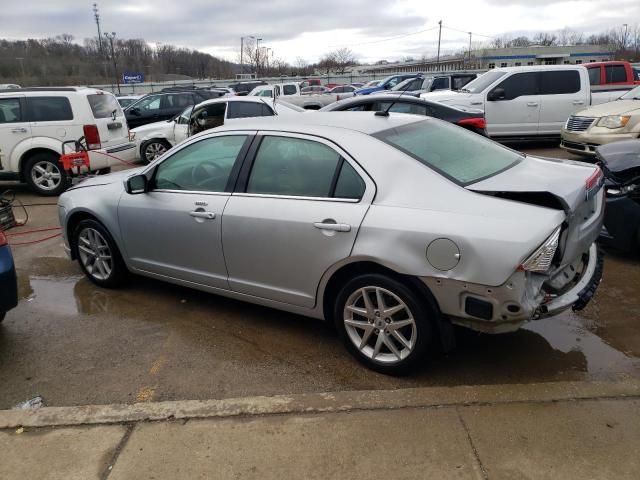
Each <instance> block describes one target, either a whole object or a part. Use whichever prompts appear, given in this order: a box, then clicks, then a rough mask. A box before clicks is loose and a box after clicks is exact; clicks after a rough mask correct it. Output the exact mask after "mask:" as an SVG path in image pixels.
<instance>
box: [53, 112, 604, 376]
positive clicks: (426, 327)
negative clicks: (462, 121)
mask: <svg viewBox="0 0 640 480" xmlns="http://www.w3.org/2000/svg"><path fill="white" fill-rule="evenodd" d="M601 186H602V173H601V171H600V170H599V168H598V167H595V166H593V165H588V164H583V163H576V162H563V161H558V160H550V159H540V158H531V157H526V156H524V155H521V154H519V153H517V152H514V151H512V150H510V149H507V148H505V147H502V146H500V145H498V144H496V143H494V142H492V141H491V140H488V139H486V138H483V137H481V136H479V135H475V134H472V133H469V132H467V131H466V130H464V129H462V128H460V127H457V126H454V125H450V124H448V123H445V122H442V121H439V120H436V119H433V118H426V119H425V118H424V117H420V116H416V115H403V114H390V115H385V114H384V113H382V112H378V113H373V112H345V113H343V112H330V113H317V114H312V115H311V114H310V115H302V116H300V117H299V118H296V119H293V118H291V117H289V118H279V117H271V118H264V119H247V120H246V122H245V123H243V124H242V126H241V127H240V126H239V125H238V124H235V125H227V126H223V127H220V128H218V129H215V130H210V131H207V132H203V133H202V134H200V135H196V136H194V137H192V138H190V139H188V140H187V141H185V142H183V143H181V144H180V145H178V146H176V147H174V148H173V149H172V150H170V151H169V152H167V153H166V154H165V155H164V156H162V157H160V158H159V159H157V160H156V161H154V162H153V163H151V164H150V165H148V166H146V167H142V168H139V169H137V170H129V171H125V172H118V173H115V174H111V175H105V176H99V177H95V178H92V179H88V180H86V181H84V182H82V183H80V184H78V185H77V186H75V187H74V188H72V189H70V190H68V191H67V192H66V193H64V194H63V195H61V196H60V199H59V203H58V205H59V213H60V222H61V225H62V227H63V232H64V238H65V244H66V248H67V252H68V254H69V255H70V256H71V258H73V259H77V260H78V261H79V263H80V266H81V267H82V269H83V270H84V272H85V273H86V275H87V276H88V277H89V279H90V280H91V281H93V282H94V283H96V284H97V285H100V286H103V287H116V286H119V285H121V283H122V281H123V280H124V279H125V277H126V276H127V275H128V274H129V273H135V274H139V275H145V276H149V277H153V278H157V279H160V280H164V281H168V282H173V283H176V284H180V285H185V286H189V287H193V288H197V289H201V290H205V291H208V292H212V293H216V294H220V295H225V296H229V297H233V298H238V299H242V300H246V301H248V302H253V303H257V304H261V305H266V306H269V307H273V308H277V309H280V310H285V311H289V312H295V313H298V314H301V315H306V316H310V317H316V318H321V319H326V320H328V321H332V322H335V324H336V326H337V329H338V332H339V333H340V335H341V337H342V338H343V340H344V343H345V345H346V346H347V348H348V349H349V351H350V352H351V353H352V354H353V355H354V356H355V357H356V358H357V359H359V360H360V361H362V362H363V363H364V364H366V365H367V366H369V367H371V368H373V369H376V370H378V371H381V372H385V373H399V372H403V371H406V370H408V369H410V368H412V367H415V366H416V365H419V364H420V363H421V362H422V361H423V359H424V357H425V355H426V354H427V353H428V352H429V350H430V349H431V348H437V347H439V346H443V344H445V346H446V344H447V343H448V342H449V341H450V339H451V338H452V337H451V330H452V329H451V325H452V324H458V325H463V326H466V327H469V328H472V329H475V330H478V331H483V332H491V333H499V332H507V331H513V330H515V329H517V328H519V327H520V326H521V325H522V324H523V323H524V322H525V321H528V320H532V319H537V318H541V317H545V316H549V315H552V314H555V313H557V312H560V311H562V310H564V309H567V308H570V307H573V308H574V309H579V308H582V307H584V305H586V303H587V302H588V301H589V299H590V298H591V296H592V295H593V293H594V291H595V289H596V287H597V285H598V282H599V280H600V275H601V266H602V265H601V259H600V257H599V255H598V253H597V250H596V248H595V246H594V241H595V239H596V237H597V236H598V233H599V231H600V228H601V224H602V218H603V193H602V188H601Z"/></svg>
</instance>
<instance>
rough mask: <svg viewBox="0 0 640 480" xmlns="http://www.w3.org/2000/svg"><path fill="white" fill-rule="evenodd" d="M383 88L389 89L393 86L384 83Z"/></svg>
mask: <svg viewBox="0 0 640 480" xmlns="http://www.w3.org/2000/svg"><path fill="white" fill-rule="evenodd" d="M382 88H384V89H385V90H389V89H390V88H391V87H390V86H389V85H388V84H387V85H383V86H382Z"/></svg>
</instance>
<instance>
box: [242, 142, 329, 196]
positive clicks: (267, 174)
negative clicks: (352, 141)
mask: <svg viewBox="0 0 640 480" xmlns="http://www.w3.org/2000/svg"><path fill="white" fill-rule="evenodd" d="M340 161H341V157H340V155H339V154H338V153H337V152H336V151H335V150H333V149H331V148H329V147H328V146H326V145H324V144H322V143H319V142H314V141H312V140H305V139H301V138H291V137H272V136H267V137H264V139H263V140H262V143H261V144H260V148H259V150H258V153H257V154H256V157H255V161H254V164H253V167H252V169H251V174H250V175H249V181H248V183H247V193H257V194H271V195H286V196H302V197H330V196H331V188H332V186H333V179H334V176H335V172H336V168H337V167H338V165H339V162H340Z"/></svg>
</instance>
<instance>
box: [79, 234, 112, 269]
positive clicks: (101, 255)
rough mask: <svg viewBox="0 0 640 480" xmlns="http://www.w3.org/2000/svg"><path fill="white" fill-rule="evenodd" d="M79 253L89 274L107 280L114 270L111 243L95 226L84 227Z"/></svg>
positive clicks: (80, 238)
mask: <svg viewBox="0 0 640 480" xmlns="http://www.w3.org/2000/svg"><path fill="white" fill-rule="evenodd" d="M78 254H79V256H80V261H81V262H82V265H83V266H84V268H85V270H86V271H87V273H89V275H91V276H92V277H93V278H96V279H98V280H107V279H108V278H109V277H110V276H111V272H112V271H113V257H112V255H111V249H110V248H109V244H108V243H107V241H106V240H105V238H104V237H103V236H102V234H101V233H100V232H99V231H97V230H95V229H93V228H84V229H82V231H80V235H78Z"/></svg>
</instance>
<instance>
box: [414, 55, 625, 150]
mask: <svg viewBox="0 0 640 480" xmlns="http://www.w3.org/2000/svg"><path fill="white" fill-rule="evenodd" d="M622 93H623V92H621V91H619V90H616V91H598V92H596V91H593V92H592V91H591V85H590V83H589V74H588V73H587V69H586V68H584V67H583V66H582V65H539V66H527V67H508V68H495V69H493V70H490V71H488V72H487V73H485V74H483V75H481V76H479V77H478V78H477V79H475V80H473V81H472V82H470V83H468V84H467V85H466V86H465V87H463V88H462V89H461V90H458V91H457V92H456V91H446V92H431V93H424V94H422V95H421V97H422V98H425V99H427V100H433V101H436V102H442V103H445V104H447V105H464V106H468V107H471V108H481V109H483V110H484V112H485V118H486V120H487V131H488V132H489V135H490V136H491V137H492V138H496V139H501V140H520V139H523V138H525V139H531V138H534V139H535V138H537V139H551V138H553V139H556V138H558V137H559V136H560V133H561V130H562V127H563V126H564V125H565V123H566V121H567V118H569V116H570V115H571V114H573V113H575V112H576V111H578V110H581V109H583V108H584V107H587V106H589V105H598V104H601V103H606V102H610V101H612V100H615V99H616V98H618V97H619V96H620V95H621V94H622Z"/></svg>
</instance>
